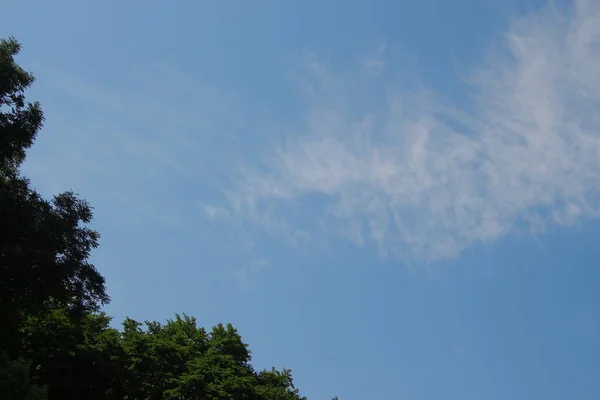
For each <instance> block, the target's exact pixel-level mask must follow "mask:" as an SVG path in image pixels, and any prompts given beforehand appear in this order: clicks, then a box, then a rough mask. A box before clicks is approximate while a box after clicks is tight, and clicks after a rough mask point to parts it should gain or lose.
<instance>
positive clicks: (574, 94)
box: [229, 0, 600, 259]
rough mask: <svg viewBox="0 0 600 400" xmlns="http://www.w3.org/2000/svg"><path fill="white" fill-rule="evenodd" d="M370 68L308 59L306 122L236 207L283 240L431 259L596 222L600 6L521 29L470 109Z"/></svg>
mask: <svg viewBox="0 0 600 400" xmlns="http://www.w3.org/2000/svg"><path fill="white" fill-rule="evenodd" d="M382 51H383V47H381V48H380V49H379V50H378V52H377V53H376V54H377V63H376V65H377V66H383V65H386V69H385V71H389V70H390V69H391V67H392V66H391V65H389V64H386V63H385V62H384V61H383V60H382V58H384V57H383V56H382V55H381V54H380V53H381V52H382ZM373 65H375V64H373V62H372V60H371V59H368V60H367V61H366V62H365V63H364V64H363V67H364V68H365V69H368V71H366V70H365V69H362V70H361V71H360V72H357V73H356V74H354V75H352V74H350V75H349V74H346V75H344V74H343V73H339V71H335V72H330V71H329V70H328V68H327V67H326V66H325V65H323V64H322V63H319V62H318V61H315V60H314V59H312V60H311V61H310V63H308V68H307V69H308V71H309V72H310V73H311V75H310V77H309V78H308V79H305V80H304V81H302V84H303V85H304V87H303V89H305V90H303V93H305V94H307V99H308V102H309V106H310V107H309V109H310V111H309V112H308V114H307V116H306V125H305V127H304V128H303V129H301V130H300V131H297V132H295V133H294V134H290V135H285V139H282V141H281V143H279V144H278V145H276V146H271V147H269V148H268V149H267V150H265V153H264V159H263V161H264V165H262V166H261V169H260V170H258V169H253V170H252V169H248V168H246V169H245V170H244V171H243V172H242V173H241V174H242V178H241V179H239V180H238V181H237V182H236V183H235V184H234V185H233V187H232V188H231V191H230V196H229V198H230V200H231V209H232V212H235V213H238V214H240V215H241V216H244V217H247V218H249V219H250V220H251V221H253V222H256V223H258V224H260V225H262V226H264V227H266V228H268V229H269V230H271V231H273V232H276V233H277V235H281V234H282V232H286V231H287V232H289V231H293V232H294V235H295V236H296V237H298V236H302V235H304V237H305V236H307V235H308V232H310V234H311V235H313V236H314V235H315V234H316V233H315V232H318V233H317V234H319V235H321V234H322V235H324V236H331V234H335V235H338V236H339V235H340V234H341V235H342V236H344V237H346V238H349V239H350V240H352V241H354V242H355V243H356V244H358V245H363V243H364V244H365V245H366V244H368V243H372V244H374V245H375V246H376V247H377V248H378V249H379V250H380V252H381V253H382V254H389V253H400V254H404V255H407V256H410V257H413V256H416V257H425V258H431V259H439V258H446V257H453V256H455V255H457V254H458V253H459V252H460V251H461V250H462V249H464V248H466V247H468V246H470V245H472V244H474V243H476V242H489V241H492V240H495V239H497V238H499V237H501V236H503V235H506V234H509V233H514V232H518V231H521V232H522V231H535V232H540V231H543V230H544V229H545V228H546V227H547V226H548V225H549V224H572V223H575V222H577V221H580V220H581V219H583V218H589V217H595V216H597V215H598V213H599V211H600V203H599V201H598V200H599V196H598V195H599V194H600V193H599V191H600V2H598V1H594V0H578V1H575V5H574V7H573V8H572V9H570V10H568V11H565V10H559V9H557V8H553V7H547V8H544V9H541V10H538V11H536V12H535V13H533V14H530V15H528V16H525V17H521V18H519V19H516V20H514V21H513V23H512V24H511V26H510V28H509V30H508V32H507V33H506V35H505V37H504V42H503V43H502V45H501V46H500V47H497V48H495V50H494V51H490V55H489V57H488V58H487V60H486V61H485V63H484V64H483V65H482V66H480V67H478V68H476V69H475V73H473V74H472V75H470V76H471V77H472V79H471V80H470V85H469V86H468V87H466V88H465V89H466V90H467V91H468V92H469V93H470V94H472V95H473V99H474V100H475V102H474V103H475V104H476V105H475V106H473V107H472V108H470V109H464V108H462V109H461V108H459V106H457V105H456V104H457V103H456V102H455V104H454V105H453V104H452V103H451V102H450V103H448V102H447V101H446V102H444V101H441V100H439V96H436V95H435V93H431V92H428V91H425V90H420V91H408V90H406V89H402V88H394V87H392V86H386V87H379V86H378V85H383V84H381V79H380V78H381V77H379V78H372V80H368V77H369V76H372V75H373V68H372V66H373ZM378 70H381V68H378ZM365 82H371V83H367V84H365ZM388 82H389V81H388ZM461 107H462V106H461ZM281 136H284V135H282V133H281V132H279V137H281Z"/></svg>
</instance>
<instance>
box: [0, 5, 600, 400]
mask: <svg viewBox="0 0 600 400" xmlns="http://www.w3.org/2000/svg"><path fill="white" fill-rule="evenodd" d="M0 10H1V12H0V34H1V36H2V37H6V36H8V35H14V36H15V37H16V38H17V39H18V40H19V41H21V42H22V44H23V46H24V49H23V51H22V54H21V56H20V57H19V62H20V63H21V64H22V65H23V66H24V67H25V68H26V69H28V70H30V71H32V72H33V73H34V74H35V75H36V77H37V82H36V83H35V87H34V88H33V89H32V90H31V91H30V93H29V97H30V98H31V99H37V100H40V101H41V102H42V105H43V108H44V110H45V112H46V116H47V122H46V124H45V128H44V129H43V131H42V132H41V134H40V135H39V138H38V141H37V143H36V145H35V146H34V148H33V149H32V150H31V152H30V153H29V158H28V162H27V164H26V166H25V173H26V174H27V175H28V176H30V177H31V178H32V181H33V183H34V185H35V186H37V187H38V188H39V190H40V191H41V192H42V193H44V194H46V195H50V194H52V193H57V192H59V191H61V190H66V189H73V190H75V191H76V192H77V193H79V194H80V195H81V196H82V197H84V198H86V199H88V200H89V201H90V202H91V203H92V205H93V206H94V207H95V209H96V219H95V222H94V226H95V227H96V228H97V229H98V230H99V231H100V232H101V234H102V239H101V247H100V248H99V249H98V250H97V251H96V252H95V253H94V256H93V261H94V262H95V263H96V265H97V267H98V269H99V270H100V271H101V273H102V274H104V275H105V276H106V278H107V281H108V290H109V293H110V295H111V297H112V302H111V304H110V305H109V306H108V307H107V312H109V313H110V314H111V315H113V316H114V317H115V321H114V323H115V325H118V324H119V322H120V321H121V320H122V319H123V318H124V317H125V316H130V317H132V318H135V319H138V320H145V319H150V320H162V321H164V320H165V319H167V318H170V317H172V316H173V315H174V313H176V312H179V313H187V314H189V315H193V316H196V317H197V318H198V320H199V323H200V324H202V325H204V326H210V325H212V324H215V323H218V322H232V323H233V324H234V325H235V326H236V327H238V329H239V330H240V332H241V334H242V336H243V338H244V339H245V341H246V342H248V343H249V344H250V345H251V349H252V350H253V353H254V365H255V366H256V367H258V368H264V367H267V368H269V367H271V366H272V365H275V366H277V367H289V368H292V369H293V372H294V376H295V378H296V383H297V385H298V386H299V387H300V388H301V390H302V393H303V394H304V395H307V396H308V397H309V399H327V400H328V399H330V398H331V397H332V396H334V395H338V396H339V397H340V399H342V400H352V399H400V400H413V399H414V400H438V399H449V400H453V399H456V400H458V399H460V400H469V399H473V400H482V399H484V400H493V399H498V400H505V399H511V400H519V399H523V400H533V399H536V400H538V399H539V400H553V399H556V400H565V399H582V400H585V399H598V398H600V379H599V377H600V347H599V346H598V343H599V341H598V334H599V329H600V326H599V323H600V291H599V290H598V288H599V285H600V269H599V268H598V267H599V266H600V265H599V262H598V260H599V259H600V246H598V238H599V237H600V236H599V235H600V223H599V221H598V219H597V217H598V216H599V213H600V111H599V110H600V1H598V0H577V1H573V2H571V1H555V2H554V3H552V5H550V4H549V3H545V2H543V1H535V0H530V1H517V0H504V1H496V0H456V1H448V0H420V1H404V0H395V1H385V0H383V1H348V0H347V1H316V0H315V1H312V0H305V1H283V0H278V1H275V0H272V1H266V0H265V1H212V2H209V1H183V0H182V1H172V2H166V1H161V2H159V1H148V0H146V1H141V0H140V1H133V0H131V1H81V0H78V1H74V0H73V1H42V0H39V1H29V0H20V1H14V0H8V1H4V2H2V6H1V8H0Z"/></svg>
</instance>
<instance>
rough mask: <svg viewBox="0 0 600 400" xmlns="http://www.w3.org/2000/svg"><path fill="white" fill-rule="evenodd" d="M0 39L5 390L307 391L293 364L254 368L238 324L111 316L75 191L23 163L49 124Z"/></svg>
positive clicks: (22, 399)
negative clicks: (114, 323)
mask: <svg viewBox="0 0 600 400" xmlns="http://www.w3.org/2000/svg"><path fill="white" fill-rule="evenodd" d="M20 48H21V47H20V44H19V43H18V42H17V41H16V40H14V39H12V38H10V39H8V40H0V399H2V400H4V399H6V400H13V399H14V400H16V399H19V400H46V399H48V400H61V399H90V400H101V399H102V400H117V399H119V400H120V399H128V400H163V399H172V400H175V399H177V400H226V399H227V400H242V399H245V400H303V399H304V397H301V396H300V394H299V390H298V389H296V388H295V387H294V384H293V379H292V375H291V370H288V369H283V370H281V371H280V370H277V369H275V368H273V369H271V370H265V371H259V372H257V371H255V370H254V368H253V367H252V365H251V364H250V361H251V352H250V350H249V349H248V345H247V344H246V343H244V342H243V341H242V338H241V336H240V335H239V333H238V331H237V330H236V329H235V328H234V327H233V326H232V325H230V324H228V325H223V324H218V325H216V326H214V327H212V329H211V330H210V332H207V331H206V330H205V329H204V328H201V327H198V326H197V323H196V320H195V319H194V318H191V317H188V316H186V315H183V316H179V315H176V317H175V318H174V319H172V320H169V321H167V323H166V324H161V323H158V322H148V321H147V322H145V323H144V324H142V323H140V322H137V321H135V320H133V319H129V318H128V319H126V320H125V321H124V322H123V329H122V331H118V330H116V329H114V328H111V327H110V321H111V319H110V317H108V316H107V315H106V314H104V313H102V312H99V309H100V307H101V306H102V305H103V304H106V303H107V302H108V300H109V298H108V295H107V294H106V288H105V282H104V278H103V277H102V275H100V273H99V272H98V271H97V270H96V268H95V267H94V265H92V264H91V263H89V261H88V259H89V256H90V252H91V251H92V249H94V248H95V247H97V245H98V240H99V234H98V233H97V232H96V231H94V230H92V229H90V228H89V227H88V224H89V223H90V221H91V219H92V208H91V206H90V205H89V204H88V203H87V202H86V201H84V200H81V199H79V198H78V197H77V196H76V195H75V194H74V193H73V192H65V193H62V194H58V195H56V196H54V197H53V198H52V200H46V199H44V198H43V197H42V196H40V194H39V193H37V192H36V191H35V190H34V189H33V188H32V187H31V185H30V182H29V180H28V179H27V178H25V177H23V176H22V175H21V172H20V167H21V165H22V163H23V161H24V160H25V156H26V151H27V149H29V148H30V147H31V146H32V145H33V143H34V141H35V138H36V135H37V134H38V131H39V130H40V129H41V127H42V123H43V120H44V116H43V113H42V110H41V107H40V105H39V104H38V103H27V102H26V100H25V94H24V93H25V90H26V89H27V88H29V87H30V86H31V84H32V83H33V81H34V78H33V76H32V75H31V74H29V73H27V72H25V71H24V70H23V69H21V67H20V66H19V65H18V64H17V63H16V62H15V56H16V55H17V54H18V53H19V50H20Z"/></svg>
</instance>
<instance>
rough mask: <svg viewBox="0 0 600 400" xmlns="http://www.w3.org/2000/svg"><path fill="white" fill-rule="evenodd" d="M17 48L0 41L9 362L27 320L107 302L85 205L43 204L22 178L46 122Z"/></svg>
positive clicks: (0, 205) (4, 340)
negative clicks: (28, 96)
mask: <svg viewBox="0 0 600 400" xmlns="http://www.w3.org/2000/svg"><path fill="white" fill-rule="evenodd" d="M20 48H21V46H20V44H19V43H18V42H17V41H16V40H14V39H12V38H10V39H8V40H1V41H0V320H1V321H2V322H3V323H2V325H1V327H0V346H3V347H4V348H5V350H6V351H8V352H9V355H11V356H13V357H14V356H17V355H18V354H17V353H18V352H17V351H16V349H18V348H19V347H18V343H19V338H18V326H19V324H20V323H21V322H22V321H23V319H24V318H25V317H26V316H27V315H30V314H39V313H43V312H45V311H47V310H49V309H52V308H54V307H57V306H58V307H63V308H65V309H68V310H70V311H71V312H73V313H79V314H82V313H85V312H87V311H94V310H97V309H98V307H99V306H100V305H102V304H105V303H106V302H108V296H107V294H106V290H105V283H104V278H103V277H102V276H101V275H100V274H99V273H98V271H97V270H96V268H95V267H94V266H93V265H92V264H90V263H89V262H88V257H89V255H90V252H91V250H92V249H93V248H95V247H96V246H97V245H98V239H99V234H98V233H97V232H95V231H93V230H91V229H90V228H88V227H87V226H86V224H88V223H89V222H90V221H91V219H92V208H91V207H90V205H89V204H88V203H87V202H85V201H84V200H81V199H79V198H77V196H76V195H75V194H73V193H72V192H66V193H62V194H59V195H57V196H55V197H54V198H53V199H52V201H47V200H45V199H43V198H42V197H41V196H40V195H39V194H38V193H37V192H36V191H35V190H33V189H32V188H31V186H30V183H29V180H28V179H26V178H24V177H22V176H21V174H20V171H19V167H20V166H21V164H22V163H23V161H24V160H25V155H26V150H27V149H28V148H29V147H31V145H32V144H33V142H34V140H35V137H36V135H37V133H38V131H39V130H40V129H41V127H42V123H43V119H44V117H43V113H42V110H41V108H40V105H39V104H38V103H27V102H26V101H25V94H24V92H25V90H26V89H27V88H29V87H30V86H31V84H32V83H33V81H34V78H33V76H32V75H31V74H29V73H27V72H25V71H24V70H23V69H22V68H21V67H19V66H18V65H17V63H16V62H15V59H14V57H15V56H16V55H17V54H18V53H19V51H20Z"/></svg>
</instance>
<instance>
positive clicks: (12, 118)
mask: <svg viewBox="0 0 600 400" xmlns="http://www.w3.org/2000/svg"><path fill="white" fill-rule="evenodd" d="M20 50H21V45H20V44H19V43H18V42H17V41H16V40H15V39H13V38H9V39H8V40H5V39H3V40H0V132H2V134H0V171H2V172H3V173H5V174H6V173H9V172H13V173H14V171H16V169H17V168H18V167H19V166H20V165H21V163H22V162H23V160H25V151H26V150H27V149H28V148H30V147H31V145H32V144H33V141H34V140H35V136H36V134H37V132H38V130H39V129H40V128H41V127H42V123H43V121H44V114H43V113H42V110H41V108H40V105H39V103H33V104H32V103H27V102H26V101H25V95H24V91H25V89H27V88H28V87H29V86H31V84H32V83H33V81H34V77H33V75H31V74H29V73H28V72H25V71H24V70H23V69H21V67H19V66H18V65H17V63H16V62H15V59H14V57H15V56H16V55H17V54H18V53H19V51H20Z"/></svg>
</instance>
